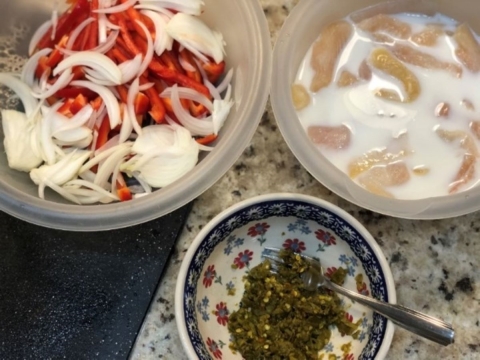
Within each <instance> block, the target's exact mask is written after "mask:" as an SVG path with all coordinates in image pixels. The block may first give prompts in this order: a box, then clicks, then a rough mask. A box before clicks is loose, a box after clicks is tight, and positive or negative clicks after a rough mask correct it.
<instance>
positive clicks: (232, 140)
mask: <svg viewBox="0 0 480 360" xmlns="http://www.w3.org/2000/svg"><path fill="white" fill-rule="evenodd" d="M48 8H49V6H46V5H45V4H44V1H42V0H29V1H25V0H22V1H19V2H13V3H10V4H9V5H8V6H7V7H6V9H4V10H5V11H2V14H0V20H2V21H3V24H2V23H0V35H6V34H10V32H9V31H10V30H9V28H8V27H7V25H10V24H11V23H12V21H10V20H11V17H12V16H13V15H15V16H16V17H17V18H18V20H17V21H20V22H21V21H22V20H23V21H24V22H25V23H27V24H31V25H32V27H33V26H34V24H35V25H39V24H41V23H42V22H43V21H45V20H46V19H48V18H49V16H50V14H49V10H50V9H48ZM204 10H205V11H204V13H203V14H202V19H203V20H204V21H205V22H206V23H207V24H208V25H209V26H211V27H212V28H214V29H216V30H218V31H220V32H221V33H222V34H223V36H224V40H225V42H226V43H227V46H226V53H227V57H226V62H227V69H230V68H233V69H234V70H235V72H234V77H233V81H232V85H233V96H234V99H235V105H234V107H233V108H232V111H231V113H230V115H229V117H228V119H227V121H226V123H225V125H224V127H223V129H222V130H221V132H220V135H219V140H218V141H217V143H216V144H215V149H214V150H213V151H212V152H211V153H210V154H208V155H206V156H204V158H202V159H201V161H200V162H199V164H198V165H197V166H196V167H195V168H194V169H193V170H192V171H190V172H189V173H188V174H187V175H185V176H184V177H183V178H182V179H180V180H179V181H177V182H176V183H174V184H172V185H170V186H167V187H165V188H163V189H159V190H157V191H155V192H154V193H153V194H151V195H148V196H145V197H143V198H139V199H135V200H132V201H127V202H123V203H114V204H107V205H91V206H79V205H74V204H69V203H67V201H65V200H64V199H62V198H61V197H60V196H56V194H54V193H53V192H48V194H47V195H46V197H47V200H42V199H40V198H38V196H37V187H36V186H35V185H34V184H33V182H32V181H31V180H30V178H29V176H28V174H27V173H22V172H18V171H15V170H12V169H10V168H9V167H8V165H7V159H6V156H5V155H4V148H3V140H2V141H1V144H0V154H2V155H0V210H2V211H4V212H6V213H9V214H10V215H13V216H15V217H18V218H20V219H22V220H25V221H28V222H31V223H34V224H37V225H41V226H45V227H52V228H58V229H65V230H74V231H94V230H109V229H115V228H121V227H127V226H131V225H135V224H139V223H142V222H146V221H148V220H152V219H154V218H158V217H160V216H162V215H165V214H168V213H170V212H172V211H174V210H175V209H177V208H179V207H181V206H183V205H185V204H187V203H188V202H190V201H191V200H193V199H195V198H196V197H198V196H199V195H200V194H201V193H203V192H204V191H205V190H207V189H208V188H209V187H211V186H212V185H213V184H214V183H215V182H216V181H217V180H218V179H219V178H220V177H221V176H222V175H223V174H225V172H226V171H227V170H228V169H229V168H230V167H231V166H232V165H233V163H234V162H235V161H236V160H237V159H238V158H239V157H240V155H241V153H242V152H243V150H244V149H245V148H246V146H247V145H248V143H249V142H250V140H251V138H252V136H253V134H254V132H255V130H256V128H257V126H258V123H259V121H260V118H261V116H262V114H263V112H264V110H265V104H266V101H267V97H268V92H269V84H270V72H271V44H270V33H269V30H268V25H267V22H266V19H265V16H264V13H263V10H262V8H261V6H260V4H259V3H258V2H257V1H224V0H205V7H204ZM7 20H8V21H7ZM32 32H33V28H32V31H30V34H31V33H32ZM30 34H29V35H30ZM28 41H29V39H28V38H27V39H25V40H24V44H23V45H22V46H21V50H22V52H23V51H25V48H26V46H25V44H28ZM0 56H1V55H0ZM0 139H3V133H2V130H1V126H0Z"/></svg>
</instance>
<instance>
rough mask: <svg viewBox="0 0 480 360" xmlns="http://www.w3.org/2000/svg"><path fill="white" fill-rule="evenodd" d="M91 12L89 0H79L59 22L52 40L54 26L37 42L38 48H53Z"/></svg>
mask: <svg viewBox="0 0 480 360" xmlns="http://www.w3.org/2000/svg"><path fill="white" fill-rule="evenodd" d="M89 13H90V4H89V2H88V0H77V1H76V2H75V4H73V5H72V6H71V7H70V8H69V9H68V10H67V11H66V12H65V13H63V14H62V15H61V16H60V18H59V19H58V22H57V28H56V31H55V37H54V38H53V40H52V31H53V26H52V27H50V29H48V31H47V32H46V33H45V35H44V36H43V37H42V38H41V39H40V41H39V42H38V44H37V49H45V48H47V47H49V48H53V47H54V46H55V44H57V43H58V42H59V41H60V39H61V38H62V37H63V36H64V35H68V34H69V33H70V32H71V31H72V30H73V29H74V28H75V27H76V26H78V25H79V24H80V23H81V22H82V21H84V20H85V19H87V17H88V15H89Z"/></svg>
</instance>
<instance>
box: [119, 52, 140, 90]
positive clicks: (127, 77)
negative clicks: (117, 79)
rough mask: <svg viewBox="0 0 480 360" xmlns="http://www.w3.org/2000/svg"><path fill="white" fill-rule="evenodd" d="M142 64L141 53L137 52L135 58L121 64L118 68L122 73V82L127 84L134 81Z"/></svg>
mask: <svg viewBox="0 0 480 360" xmlns="http://www.w3.org/2000/svg"><path fill="white" fill-rule="evenodd" d="M141 66H142V55H141V54H137V55H136V56H135V57H134V58H133V59H131V60H127V61H125V62H123V63H121V64H119V65H118V68H119V69H120V71H121V73H122V84H126V83H129V82H130V81H132V80H133V79H134V78H135V77H136V76H137V75H138V74H139V73H140V67H141Z"/></svg>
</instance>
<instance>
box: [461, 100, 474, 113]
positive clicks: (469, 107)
mask: <svg viewBox="0 0 480 360" xmlns="http://www.w3.org/2000/svg"><path fill="white" fill-rule="evenodd" d="M460 105H462V106H464V107H465V109H467V110H470V111H475V106H473V103H472V102H471V101H470V100H468V99H463V100H462V101H460Z"/></svg>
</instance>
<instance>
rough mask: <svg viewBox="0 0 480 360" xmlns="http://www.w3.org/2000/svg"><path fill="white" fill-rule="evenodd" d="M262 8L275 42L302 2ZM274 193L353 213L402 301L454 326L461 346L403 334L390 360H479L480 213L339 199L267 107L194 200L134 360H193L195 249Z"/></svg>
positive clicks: (268, 3) (279, 0)
mask: <svg viewBox="0 0 480 360" xmlns="http://www.w3.org/2000/svg"><path fill="white" fill-rule="evenodd" d="M260 2H261V4H262V6H263V9H264V12H265V15H266V16H267V19H268V23H269V26H270V31H271V35H272V42H273V41H274V40H275V38H276V34H277V32H278V30H279V29H280V27H281V26H282V24H283V21H284V20H285V18H286V16H287V15H288V13H289V11H290V10H291V9H292V8H293V7H294V6H295V4H296V3H297V0H260ZM273 192H295V193H302V194H308V195H313V196H317V197H319V198H322V199H325V200H327V201H330V202H331V203H333V204H335V205H338V206H340V207H341V208H343V209H345V210H346V211H348V212H349V213H351V214H352V215H353V216H354V217H355V218H357V219H358V220H359V221H360V222H361V223H362V224H363V225H364V226H365V227H366V228H367V230H369V231H370V233H371V234H372V235H373V236H374V237H375V239H376V240H377V242H378V243H379V244H380V246H381V247H382V249H383V251H384V253H385V256H386V257H387V259H388V262H389V264H390V266H391V269H392V272H393V275H394V278H395V284H396V290H397V302H398V303H400V304H403V305H405V306H408V307H411V308H414V309H417V310H420V311H424V312H426V313H429V314H431V315H433V316H438V317H440V318H443V319H444V320H446V321H448V322H452V323H453V324H454V328H455V330H456V340H455V344H453V345H450V346H448V347H442V346H440V345H436V344H434V343H432V342H430V341H428V340H424V339H422V338H420V337H418V336H415V335H412V334H410V333H409V332H407V331H406V330H403V329H401V328H399V327H397V328H396V329H395V335H394V338H393V342H392V346H391V349H390V351H389V353H388V356H387V359H480V317H479V315H478V314H479V313H480V286H479V282H480V271H479V270H480V269H479V267H480V262H479V260H478V258H479V257H480V212H476V213H474V214H470V215H466V216H461V217H457V218H453V219H446V220H437V221H411V220H403V219H395V218H391V217H388V216H383V215H379V214H376V213H372V212H370V211H368V210H364V209H362V208H359V207H357V206H355V205H353V204H351V203H349V202H347V201H345V200H343V199H341V198H339V197H338V196H336V195H335V194H333V193H332V192H330V191H329V190H327V189H326V188H325V187H323V186H322V185H321V184H319V183H318V182H317V181H316V180H315V179H314V178H312V176H310V175H309V174H308V173H307V171H306V170H304V169H303V167H302V166H301V165H300V163H299V162H298V161H297V160H296V159H295V157H294V156H293V154H292V153H291V151H290V150H289V149H288V147H287V145H286V143H285V142H284V140H283V138H282V136H281V134H280V131H279V130H278V128H277V125H276V122H275V118H274V116H273V113H272V110H271V106H270V104H268V105H267V108H266V110H265V113H264V115H263V117H262V120H261V123H260V126H259V128H258V131H257V132H256V134H255V136H254V137H253V139H252V142H251V144H250V146H248V147H247V149H246V150H245V151H244V153H243V155H242V157H241V158H240V159H239V160H238V161H237V162H236V163H235V165H234V166H233V167H232V168H231V169H230V171H228V172H227V173H226V174H225V175H224V176H223V177H222V178H221V179H220V180H219V181H218V182H217V183H216V184H215V185H214V186H213V187H212V188H211V189H210V190H208V191H207V192H205V193H204V194H203V195H202V196H200V197H199V198H198V199H197V200H196V201H195V204H194V206H193V209H192V212H191V214H190V216H189V218H188V220H187V223H186V226H185V228H184V230H183V233H182V235H181V237H180V239H179V241H178V243H177V246H176V249H175V251H174V253H173V255H172V258H171V261H170V264H169V265H168V267H167V270H166V273H165V276H164V279H163V282H162V284H161V286H160V288H159V289H158V292H157V294H156V296H155V299H154V302H153V304H152V307H151V309H150V311H149V313H148V315H147V318H146V321H145V323H144V325H143V328H142V330H141V332H140V334H139V336H138V339H137V343H136V345H135V347H134V349H133V352H132V356H131V358H132V359H133V360H140V359H142V360H143V359H175V360H183V359H187V357H186V355H185V352H184V351H183V348H182V344H181V342H180V339H179V335H178V331H177V328H176V322H175V313H174V293H175V282H176V279H177V276H178V272H179V269H180V265H181V262H182V259H183V257H184V255H185V252H186V251H187V249H188V246H189V245H190V243H191V242H192V241H193V239H194V238H195V236H196V234H197V233H198V232H199V230H200V229H201V228H202V227H203V226H204V225H205V224H207V222H208V221H209V220H211V219H212V218H213V217H214V216H215V215H217V214H218V213H219V212H221V211H222V210H224V209H225V208H227V207H229V206H231V205H233V204H235V203H237V202H238V201H241V200H244V199H247V198H250V197H252V196H256V195H260V194H266V193H273ZM477 353H478V354H477Z"/></svg>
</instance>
